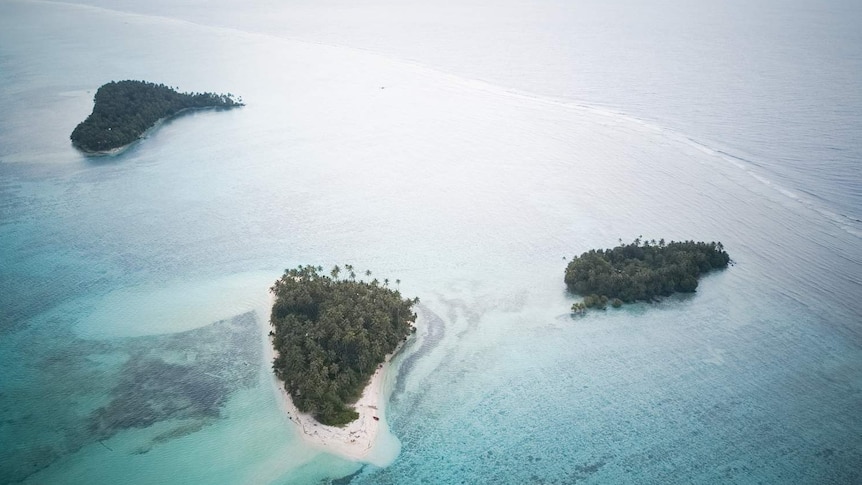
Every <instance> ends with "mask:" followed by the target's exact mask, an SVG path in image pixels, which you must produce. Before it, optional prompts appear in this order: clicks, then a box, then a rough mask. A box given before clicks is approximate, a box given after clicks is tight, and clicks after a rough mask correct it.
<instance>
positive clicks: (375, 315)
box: [270, 265, 419, 427]
mask: <svg viewBox="0 0 862 485" xmlns="http://www.w3.org/2000/svg"><path fill="white" fill-rule="evenodd" d="M344 270H345V271H344V272H345V273H346V274H347V275H348V276H347V278H345V279H339V278H338V276H339V274H341V273H342V270H341V268H339V267H338V266H335V267H334V268H333V269H332V271H331V272H330V275H331V277H330V276H328V275H325V274H321V272H322V271H323V268H320V267H317V268H315V267H313V266H300V267H299V268H297V269H291V270H288V271H285V273H284V275H283V276H282V277H281V278H280V279H279V280H277V281H276V282H275V284H274V285H273V286H272V288H271V289H270V291H271V292H272V293H273V295H274V298H275V300H274V303H273V306H272V316H271V320H270V322H271V324H272V327H273V329H272V331H271V332H270V337H271V338H272V344H273V348H274V349H275V352H276V354H275V359H274V361H273V366H272V367H273V370H274V371H275V375H276V377H278V379H279V380H281V381H282V382H283V383H284V389H285V391H287V393H288V394H289V395H290V399H291V401H292V404H293V405H294V406H296V409H297V410H298V411H299V412H300V413H306V414H309V415H311V416H312V417H313V418H314V419H316V420H317V421H318V422H319V423H321V424H324V425H327V426H336V427H341V426H344V425H346V424H347V423H350V422H351V421H354V420H356V419H357V418H358V417H359V414H358V413H357V412H356V410H355V409H354V408H353V407H352V404H353V403H355V402H356V401H357V399H359V397H360V396H361V395H362V393H363V389H365V388H366V386H368V384H369V381H370V380H371V378H372V376H373V375H376V374H375V373H376V372H377V371H378V369H379V368H380V366H381V364H383V363H384V362H385V361H386V359H387V356H389V355H391V354H393V353H394V352H395V351H396V350H397V349H398V348H399V345H400V344H401V343H403V342H404V341H405V340H406V339H407V337H408V336H409V335H410V334H411V333H413V332H414V330H415V327H414V326H413V324H414V322H415V321H416V314H415V313H413V311H412V306H413V305H414V304H415V303H418V301H419V299H418V298H415V299H412V300H410V299H403V298H402V297H401V294H400V293H399V292H398V290H392V289H389V288H388V283H389V281H388V280H384V283H383V284H381V283H380V282H378V281H377V280H376V279H375V280H372V281H371V282H364V281H357V280H356V273H355V272H354V270H353V267H352V266H350V265H345V267H344ZM365 274H366V276H369V277H370V276H371V272H370V271H366V272H365ZM373 418H374V420H375V421H376V420H378V418H377V417H376V416H373Z"/></svg>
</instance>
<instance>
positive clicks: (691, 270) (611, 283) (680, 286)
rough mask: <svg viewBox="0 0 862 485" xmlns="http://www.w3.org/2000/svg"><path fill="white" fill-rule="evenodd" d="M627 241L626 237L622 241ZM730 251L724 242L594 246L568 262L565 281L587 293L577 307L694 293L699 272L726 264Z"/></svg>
mask: <svg viewBox="0 0 862 485" xmlns="http://www.w3.org/2000/svg"><path fill="white" fill-rule="evenodd" d="M621 242H622V241H621ZM729 262H730V256H728V255H727V253H726V252H725V251H724V247H723V246H722V244H721V243H715V242H710V243H706V242H694V241H685V242H673V241H671V242H670V243H668V244H665V242H664V239H662V240H661V241H659V242H658V243H656V242H655V240H653V241H641V239H640V238H638V239H635V240H634V242H632V243H631V244H628V245H620V246H617V247H615V248H613V249H605V250H602V249H599V250H595V249H593V250H590V251H588V252H586V253H584V254H582V255H580V256H578V257H575V258H574V259H573V260H572V261H571V262H569V265H568V267H566V276H565V281H566V286H567V287H568V288H569V291H571V292H573V293H577V294H579V295H584V301H583V302H579V303H575V304H574V305H572V311H573V312H576V313H577V312H583V311H584V310H586V309H587V308H592V307H597V308H606V307H607V305H608V303H609V302H610V303H611V305H612V306H614V307H619V306H621V305H622V304H623V303H629V302H633V301H637V300H646V301H650V300H652V299H654V298H657V297H660V296H668V295H671V294H672V293H675V292H682V293H691V292H693V291H695V289H696V288H697V279H698V278H699V277H700V275H702V274H704V273H707V272H709V271H712V270H714V269H722V268H726V267H727V264H728V263H729Z"/></svg>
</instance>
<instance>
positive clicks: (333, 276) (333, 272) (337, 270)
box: [329, 264, 341, 280]
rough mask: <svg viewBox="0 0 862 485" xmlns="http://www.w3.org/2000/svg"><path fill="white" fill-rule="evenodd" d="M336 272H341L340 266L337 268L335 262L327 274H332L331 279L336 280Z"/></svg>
mask: <svg viewBox="0 0 862 485" xmlns="http://www.w3.org/2000/svg"><path fill="white" fill-rule="evenodd" d="M338 273H341V268H339V267H338V265H337V264H336V265H335V267H333V268H332V271H331V272H330V273H329V274H331V275H332V279H334V280H337V279H338Z"/></svg>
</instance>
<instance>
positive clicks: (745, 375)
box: [0, 0, 862, 484]
mask: <svg viewBox="0 0 862 485" xmlns="http://www.w3.org/2000/svg"><path fill="white" fill-rule="evenodd" d="M751 3H752V2H741V1H730V2H721V4H720V5H702V4H698V3H693V2H682V1H677V0H667V1H655V2H633V1H632V2H623V1H617V2H597V1H596V2H590V1H580V2H563V1H559V0H557V1H552V0H543V1H542V0H538V1H534V2H516V1H510V0H506V1H504V2H490V1H480V0H468V1H466V2H431V3H429V2H416V1H413V0H407V1H398V2H396V1H394V0H393V1H376V2H362V3H359V4H357V3H356V2H348V1H327V2H310V1H287V2H273V1H254V2H234V1H219V2H206V3H203V2H191V1H190V2H165V1H156V2H146V3H143V2H141V3H139V2H131V1H116V2H107V1H105V2H99V1H92V2H90V3H89V4H88V5H84V4H83V3H80V2H79V3H64V2H47V1H17V0H6V1H3V2H0V86H2V87H0V105H2V106H4V113H3V116H2V118H0V335H2V338H0V366H2V369H3V372H2V374H0V445H2V448H3V450H4V451H3V453H2V457H0V483H28V484H29V483H32V484H41V483H52V484H55V483H56V484H64V483H68V484H73V483H93V484H102V483H104V484H113V483H130V484H134V483H140V484H154V483H164V484H172V483H206V484H219V483H224V484H237V483H249V484H251V483H255V484H256V483H262V484H269V483H272V484H293V483H320V482H324V483H325V482H328V481H331V480H336V483H357V484H358V483H363V484H366V483H367V484H377V483H397V484H401V483H494V484H497V483H516V484H522V483H549V484H550V483H561V484H567V483H576V482H577V483H580V482H583V483H855V482H859V481H862V476H860V475H862V470H860V468H859V463H862V438H860V437H862V420H860V418H859V416H860V415H862V397H860V396H862V328H860V325H862V301H860V298H859V297H860V296H862V276H860V275H862V244H860V238H862V222H860V220H862V179H860V175H859V170H858V163H859V160H860V159H862V133H860V131H862V119H860V117H862V48H860V46H862V38H860V37H862V34H860V31H859V29H858V28H857V27H858V25H860V23H862V8H860V6H859V5H858V4H857V3H856V2H838V1H836V2H805V1H796V2H778V1H764V2H754V5H752V4H751ZM120 79H145V80H149V81H155V82H163V83H166V84H169V85H172V86H178V87H179V88H180V90H183V91H216V92H231V93H234V94H237V95H239V96H242V97H243V100H244V101H245V102H246V103H247V106H245V107H243V108H241V109H237V110H232V111H227V112H200V113H195V114H190V115H187V116H183V117H181V118H178V119H175V120H172V121H170V122H168V123H165V124H164V125H163V126H161V127H160V128H159V129H158V130H156V131H154V132H152V133H151V134H149V135H148V136H147V138H146V139H144V140H142V141H141V142H140V143H137V144H135V145H134V146H132V147H131V148H130V149H129V150H127V151H126V152H124V153H123V154H121V155H119V156H116V157H102V158H98V157H97V158H88V157H84V156H82V155H81V154H80V153H78V152H77V151H75V150H74V149H73V148H72V147H71V146H70V144H69V140H68V135H69V133H70V132H71V130H72V129H73V128H74V126H75V125H76V124H77V123H78V122H80V121H81V120H83V119H84V118H85V117H86V116H87V114H89V112H90V110H91V109H92V96H93V94H94V92H95V89H96V88H98V86H100V85H101V84H103V83H105V82H108V81H111V80H120ZM638 236H643V237H644V238H647V239H652V238H655V239H660V238H664V239H667V240H671V239H697V240H708V241H711V240H716V241H721V242H723V243H724V245H725V247H726V248H727V250H728V252H729V253H730V254H731V257H732V258H733V260H734V265H733V266H732V267H731V268H729V269H728V270H726V271H723V272H721V273H716V274H714V275H710V276H708V277H707V278H705V279H703V280H702V282H701V285H700V287H699V288H698V292H697V293H696V294H694V295H687V296H684V297H674V298H669V299H667V300H665V301H662V302H661V303H658V304H649V305H648V304H638V305H632V306H629V307H626V308H624V309H621V310H608V311H606V312H593V313H590V314H588V315H587V316H585V317H582V318H577V319H572V318H571V317H570V316H569V315H568V312H567V310H568V308H569V307H570V306H571V303H572V302H573V301H574V298H573V297H572V296H571V295H568V294H566V292H565V287H564V285H563V282H562V275H563V270H564V268H565V265H566V258H571V256H572V255H574V254H580V253H581V252H583V251H586V250H588V249H590V248H594V247H610V246H613V245H615V244H617V243H618V240H620V239H622V240H624V241H630V240H632V239H634V238H635V237H638ZM344 263H350V264H353V265H354V266H355V267H357V268H359V269H361V270H362V271H363V272H364V270H365V269H366V268H367V269H370V270H371V271H372V272H373V277H377V278H379V279H381V280H382V279H384V278H388V279H389V280H390V282H394V281H396V280H400V283H398V288H399V289H400V291H401V292H402V293H404V294H405V296H410V297H412V296H419V297H420V298H421V300H422V304H421V306H420V331H419V332H418V336H417V339H416V340H415V341H414V342H412V343H411V344H410V345H409V346H408V347H407V348H406V349H405V352H404V353H403V354H401V355H400V356H399V358H398V359H397V360H396V366H395V372H393V373H392V374H391V375H390V376H389V379H388V382H387V387H388V389H390V390H391V398H390V400H389V403H388V405H387V408H386V410H385V417H386V421H387V422H388V427H389V430H388V432H387V433H386V434H385V436H384V437H383V444H382V446H381V449H380V450H379V451H378V453H377V455H375V460H374V461H375V463H378V465H384V464H385V465H387V466H377V465H362V464H357V463H351V462H348V461H344V460H341V459H339V458H336V457H334V456H331V455H328V454H325V453H321V452H318V451H315V450H311V449H308V448H307V447H306V446H304V445H303V444H302V442H301V441H300V440H299V439H298V437H297V436H296V435H295V432H294V430H293V428H292V427H291V426H290V423H289V421H288V420H287V418H286V417H285V416H284V415H283V412H282V411H281V408H280V407H279V402H278V397H277V394H276V393H275V391H274V383H273V380H272V377H271V375H270V372H269V363H268V362H267V358H266V357H265V355H266V354H265V346H266V344H267V343H266V339H265V333H266V319H267V316H268V315H267V312H268V310H267V304H268V295H267V287H268V286H269V285H270V284H271V283H272V282H273V281H274V280H275V279H276V278H278V277H279V276H280V273H281V272H282V271H283V270H284V268H287V267H293V266H296V265H298V264H315V265H318V264H319V265H322V266H325V267H330V266H332V265H334V264H344ZM390 285H391V286H395V285H394V284H393V283H390Z"/></svg>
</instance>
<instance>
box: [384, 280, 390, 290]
mask: <svg viewBox="0 0 862 485" xmlns="http://www.w3.org/2000/svg"><path fill="white" fill-rule="evenodd" d="M387 286H389V278H383V287H384V288H386V287H387Z"/></svg>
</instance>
